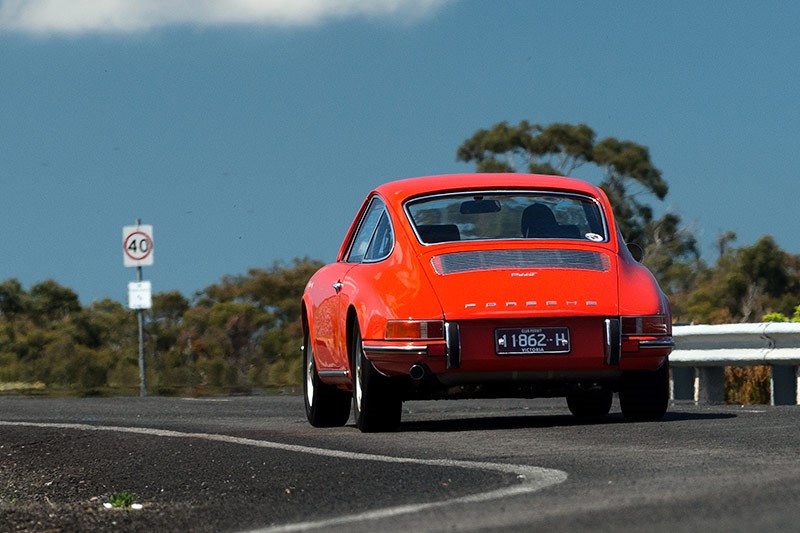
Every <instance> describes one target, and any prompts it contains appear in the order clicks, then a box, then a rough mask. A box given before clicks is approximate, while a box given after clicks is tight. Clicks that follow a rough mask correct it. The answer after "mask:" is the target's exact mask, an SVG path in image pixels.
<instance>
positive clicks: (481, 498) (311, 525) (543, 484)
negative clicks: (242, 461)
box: [0, 420, 567, 533]
mask: <svg viewBox="0 0 800 533" xmlns="http://www.w3.org/2000/svg"><path fill="white" fill-rule="evenodd" d="M0 425H3V426H28V427H40V428H56V429H75V430H80V431H113V432H118V433H134V434H139V435H152V436H156V437H170V438H188V439H203V440H207V441H213V442H224V443H227V444H239V445H243V446H255V447H258V448H270V449H275V450H283V451H289V452H296V453H306V454H312V455H318V456H322V457H333V458H336V459H347V460H352V461H376V462H382V463H394V464H398V463H408V464H415V465H425V466H437V467H451V468H466V469H473V470H488V471H493V472H501V473H504V474H516V476H517V478H518V479H519V480H520V481H521V483H520V484H519V485H514V486H511V487H505V488H502V489H496V490H492V491H489V492H481V493H478V494H472V495H470V496H463V497H460V498H454V499H452V500H445V501H440V502H427V503H419V504H410V505H400V506H397V507H387V508H384V509H377V510H375V511H368V512H365V513H360V514H356V515H346V516H339V517H334V518H329V519H325V520H317V521H310V522H298V523H294V524H285V525H279V526H274V527H268V528H263V529H257V530H253V533H256V532H258V533H289V532H292V531H301V530H302V531H305V530H309V529H318V528H324V527H330V526H338V525H343V524H351V523H356V522H364V521H369V520H377V519H381V518H390V517H393V516H398V515H402V514H409V513H416V512H419V511H422V510H426V509H434V508H438V507H444V506H449V505H456V504H462V503H479V502H486V501H490V500H497V499H500V498H506V497H509V496H516V495H519V494H528V493H531V492H536V491H539V490H542V489H544V488H547V487H550V486H552V485H557V484H559V483H562V482H564V481H565V480H566V479H567V473H566V472H564V471H561V470H555V469H551V468H541V467H538V466H530V465H514V464H506V463H487V462H481V461H457V460H453V459H416V458H412V457H394V456H391V455H377V454H370V453H359V452H348V451H343V450H328V449H326V448H314V447H311V446H300V445H297V444H285V443H281V442H271V441H266V440H255V439H245V438H241V437H233V436H231V435H218V434H213V433H188V432H182V431H171V430H167V429H156V428H139V427H122V426H93V425H89V424H59V423H50V422H13V421H3V420H0Z"/></svg>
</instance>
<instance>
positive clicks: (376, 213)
mask: <svg viewBox="0 0 800 533" xmlns="http://www.w3.org/2000/svg"><path fill="white" fill-rule="evenodd" d="M384 212H385V209H384V206H383V202H382V201H381V200H380V199H379V198H373V200H372V202H370V205H369V207H368V208H367V211H366V213H365V214H364V217H363V218H362V219H361V224H359V226H358V231H356V235H355V237H354V238H353V243H352V245H351V246H350V252H349V254H348V255H347V262H348V263H361V262H362V261H363V260H364V257H365V256H366V254H367V249H368V248H369V244H370V242H372V237H373V235H375V230H376V229H377V227H378V223H379V222H380V220H381V216H382V215H383V213H384Z"/></svg>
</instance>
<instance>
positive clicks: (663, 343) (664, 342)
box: [639, 338, 675, 348]
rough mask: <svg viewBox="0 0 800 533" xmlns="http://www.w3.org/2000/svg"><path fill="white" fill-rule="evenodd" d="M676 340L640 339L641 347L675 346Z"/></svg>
mask: <svg viewBox="0 0 800 533" xmlns="http://www.w3.org/2000/svg"><path fill="white" fill-rule="evenodd" d="M674 347H675V341H674V340H672V338H669V339H657V340H652V341H639V348H674Z"/></svg>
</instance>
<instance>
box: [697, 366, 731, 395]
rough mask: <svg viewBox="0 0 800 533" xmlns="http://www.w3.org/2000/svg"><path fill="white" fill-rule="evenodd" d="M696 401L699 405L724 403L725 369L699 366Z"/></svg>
mask: <svg viewBox="0 0 800 533" xmlns="http://www.w3.org/2000/svg"><path fill="white" fill-rule="evenodd" d="M699 374H700V375H699V381H700V383H699V386H698V390H697V401H698V402H701V403H725V368H724V367H721V366H701V367H700V368H699Z"/></svg>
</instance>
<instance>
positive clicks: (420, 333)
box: [386, 320, 444, 340]
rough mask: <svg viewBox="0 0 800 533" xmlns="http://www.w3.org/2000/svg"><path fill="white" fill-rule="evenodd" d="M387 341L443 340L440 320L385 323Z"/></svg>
mask: <svg viewBox="0 0 800 533" xmlns="http://www.w3.org/2000/svg"><path fill="white" fill-rule="evenodd" d="M386 339H387V340H432V339H444V321H442V320H389V321H388V322H386Z"/></svg>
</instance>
